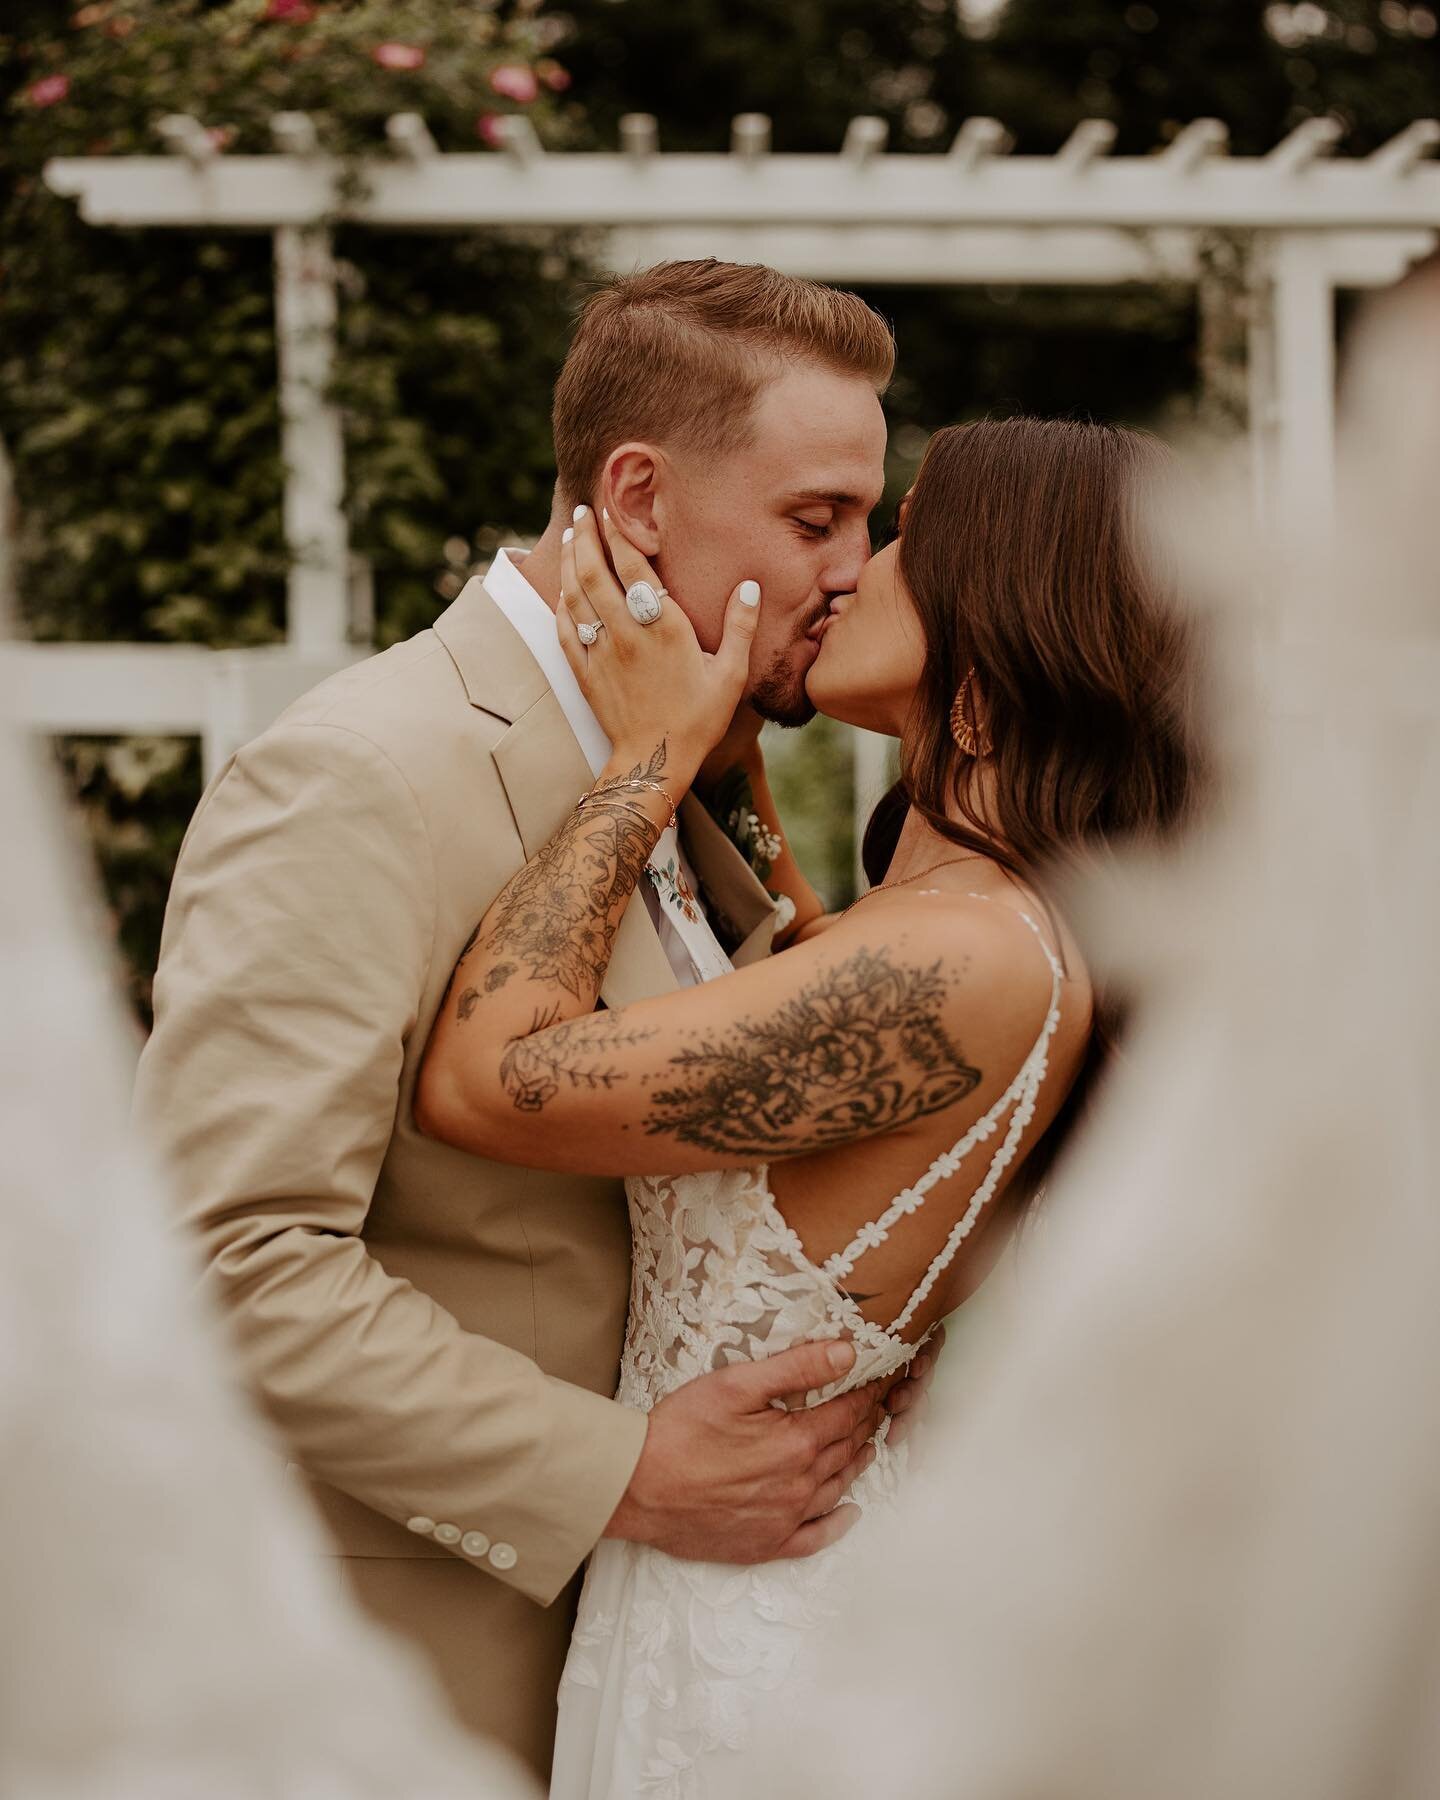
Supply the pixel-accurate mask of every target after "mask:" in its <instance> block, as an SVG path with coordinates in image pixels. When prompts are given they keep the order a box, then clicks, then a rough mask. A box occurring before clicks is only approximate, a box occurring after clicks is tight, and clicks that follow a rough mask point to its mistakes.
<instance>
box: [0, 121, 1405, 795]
mask: <svg viewBox="0 0 1440 1800" xmlns="http://www.w3.org/2000/svg"><path fill="white" fill-rule="evenodd" d="M159 129H160V132H161V135H162V137H163V138H164V140H165V143H166V146H167V151H166V154H163V155H159V156H140V157H99V158H96V157H87V158H76V159H67V158H62V159H58V160H55V161H52V162H51V163H49V164H48V165H47V167H46V170H45V179H46V181H47V182H48V184H49V186H50V187H51V188H52V189H53V190H54V191H55V192H56V193H58V194H62V195H69V196H73V197H75V198H76V199H77V201H78V203H79V209H80V214H81V217H82V218H84V219H85V220H86V221H88V222H89V223H90V224H92V225H96V226H126V227H136V226H152V227H156V228H169V229H172V230H174V229H180V230H185V229H189V230H204V231H214V230H227V229H228V230H236V231H265V232H269V233H270V234H271V235H272V237H273V240H274V246H275V296H276V302H275V303H276V327H277V336H278V343H279V369H280V385H281V417H282V431H283V440H284V441H283V455H284V463H285V469H286V485H285V506H284V513H285V535H286V539H287V543H288V545H289V548H290V551H291V554H292V559H293V566H292V569H291V573H290V577H289V586H288V595H287V638H286V643H285V644H284V645H283V646H280V647H276V648H271V649H262V650H248V651H207V650H204V649H196V648H192V647H186V646H165V645H146V646H140V645H132V646H125V645H117V644H106V645H74V644H62V645H50V644H47V645H17V646H14V647H13V648H12V649H11V650H10V651H9V653H8V657H9V660H10V661H11V662H12V665H13V668H14V674H15V676H16V677H17V678H18V681H17V687H18V691H19V693H20V696H21V706H22V709H23V713H24V716H26V717H27V718H28V719H29V721H30V722H31V723H32V724H33V725H34V726H36V727H37V728H39V729H43V730H48V731H66V732H117V733H126V732H141V733H150V732H166V733H194V734H198V735H199V736H200V737H201V738H202V739H203V741H204V745H205V762H206V768H207V772H209V771H212V770H213V769H214V768H215V766H216V765H217V763H218V761H219V760H220V759H222V758H223V756H224V755H226V754H227V753H228V752H229V750H230V749H232V748H233V747H234V746H235V745H236V744H238V743H240V742H243V741H244V740H245V739H246V738H247V737H250V736H252V735H254V733H255V732H257V731H259V730H261V729H263V727H264V726H265V725H266V724H267V723H268V722H269V721H270V720H271V719H272V718H273V717H274V716H275V714H276V713H277V712H278V711H280V710H281V709H282V708H283V707H284V706H285V705H286V704H287V703H288V702H289V700H290V699H291V698H293V697H295V696H296V695H298V694H299V693H301V692H303V691H304V689H305V688H307V687H308V686H310V685H312V684H313V683H314V682H315V681H317V680H319V679H321V678H322V677H323V676H324V675H326V674H328V673H330V672H331V671H332V670H334V669H336V668H338V667H340V666H342V665H343V664H344V663H346V662H348V661H352V660H354V659H355V658H356V657H358V656H361V655H364V654H365V653H366V644H365V642H364V636H365V632H364V630H357V614H363V612H364V610H365V609H364V607H363V605H360V606H357V604H356V593H357V587H363V571H360V570H357V568H356V566H355V564H354V562H353V559H352V558H351V556H350V552H349V546H348V540H347V533H346V522H345V517H344V512H343V509H342V495H343V485H344V443H343V432H342V421H341V417H340V413H339V411H338V409H337V408H336V407H334V406H333V405H331V404H330V403H329V401H328V400H327V398H326V390H327V388H328V384H329V380H330V374H331V369H332V364H333V357H334V334H335V325H336V318H337V297H336V274H335V267H334V263H333V260H332V255H331V236H330V233H331V227H332V225H333V224H334V223H335V222H336V221H338V220H344V221H347V222H351V223H354V224H359V225H367V224H368V225H374V226H377V227H383V228H385V229H387V230H395V229H409V230H417V231H441V232H444V231H472V230H477V229H492V230H499V231H515V230H534V229H535V228H544V229H566V228H584V229H586V230H589V231H592V232H598V233H599V234H600V236H599V242H600V243H601V245H602V252H601V254H602V256H603V259H604V260H605V261H606V262H608V264H609V266H611V267H612V268H617V269H618V268H631V267H635V266H643V265H645V264H647V263H650V262H654V261H658V260H660V259H662V258H666V257H688V256H718V257H721V258H724V259H728V260H736V261H762V262H768V263H771V264H773V265H774V266H776V267H778V268H782V269H785V270H788V271H790V272H792V273H797V274H804V275H811V276H815V277H817V278H822V279H826V280H831V281H838V282H855V283H861V282H888V283H895V282H909V283H926V284H932V283H933V284H940V283H949V282H963V283H1007V284H1027V283H1029V284H1045V285H1078V284H1089V285H1117V284H1122V283H1136V282H1139V283H1157V282H1164V283H1177V282H1178V283H1185V282H1190V283H1196V282H1200V281H1201V280H1202V277H1203V273H1204V269H1205V265H1206V253H1207V246H1208V245H1210V244H1213V243H1214V242H1215V240H1216V238H1217V236H1220V237H1223V238H1225V239H1227V240H1229V241H1232V242H1238V243H1239V244H1240V245H1241V246H1242V247H1243V257H1242V267H1243V271H1244V275H1243V279H1244V284H1245V296H1244V298H1245V311H1246V318H1247V326H1246V331H1247V340H1248V384H1249V408H1248V410H1249V418H1250V433H1251V442H1252V446H1253V461H1254V469H1255V490H1256V498H1257V504H1258V505H1259V507H1260V508H1261V510H1262V512H1264V513H1266V514H1268V515H1270V516H1272V517H1276V518H1279V519H1282V520H1283V519H1284V518H1286V517H1287V516H1293V517H1296V518H1299V517H1301V516H1313V513H1314V510H1315V507H1316V502H1317V498H1318V499H1320V500H1322V501H1323V496H1324V494H1325V492H1326V490H1327V488H1328V486H1329V484H1330V482H1331V479H1332V474H1333V456H1334V387H1335V369H1334V360H1335V350H1334V297H1335V291H1336V289H1337V288H1365V287H1375V286H1383V285H1387V284H1389V283H1391V282H1393V281H1395V280H1397V279H1398V278H1399V277H1400V276H1401V275H1402V274H1403V273H1404V272H1405V270H1406V269H1407V268H1408V267H1409V266H1410V265H1411V263H1413V262H1414V261H1415V260H1417V259H1418V258H1420V257H1422V256H1424V255H1427V254H1428V253H1430V252H1431V251H1432V250H1433V249H1434V248H1435V246H1436V243H1437V239H1440V165H1437V164H1435V163H1431V162H1429V161H1427V158H1428V156H1429V153H1430V152H1431V151H1432V150H1433V149H1434V148H1435V147H1436V145H1437V143H1440V123H1437V122H1436V121H1434V120H1429V119H1425V120H1417V121H1416V122H1415V123H1414V124H1412V125H1410V126H1409V127H1408V128H1407V129H1406V130H1404V131H1402V132H1401V133H1400V134H1399V135H1398V136H1397V137H1395V138H1394V139H1393V140H1392V141H1391V142H1390V143H1388V144H1386V145H1385V146H1384V147H1383V148H1382V149H1380V150H1378V151H1376V152H1375V153H1374V154H1373V155H1371V156H1368V157H1365V158H1363V159H1355V158H1341V157H1336V156H1334V155H1333V152H1334V151H1335V149H1336V146H1337V143H1338V139H1339V137H1340V127H1339V126H1338V125H1337V124H1336V123H1335V122H1334V121H1332V120H1330V119H1325V118H1316V119H1311V120H1308V121H1307V122H1306V123H1305V124H1303V125H1301V126H1300V127H1298V128H1297V129H1296V130H1295V131H1293V132H1292V133H1291V134H1290V135H1289V136H1288V137H1287V138H1285V139H1284V141H1283V142H1281V143H1280V144H1278V145H1277V146H1276V147H1275V148H1274V149H1273V150H1272V151H1271V152H1270V153H1269V154H1268V155H1265V156H1260V157H1231V156H1229V155H1228V154H1227V132H1226V128H1225V126H1224V125H1223V124H1222V123H1221V122H1220V121H1218V120H1215V119H1197V120H1195V121H1194V122H1193V123H1191V124H1190V125H1188V126H1186V127H1185V128H1184V129H1183V130H1182V131H1180V133H1179V134H1178V135H1177V136H1176V137H1175V139H1174V140H1173V141H1172V142H1171V143H1170V144H1169V145H1168V146H1166V147H1165V148H1164V149H1163V150H1160V151H1157V152H1156V153H1155V154H1153V155H1148V156H1112V155H1111V154H1110V150H1111V146H1112V143H1113V140H1114V137H1115V128H1114V127H1113V126H1112V125H1110V124H1109V123H1107V122H1105V121H1103V120H1098V119H1092V120H1087V121H1085V122H1084V123H1082V124H1081V125H1080V126H1079V127H1078V128H1077V129H1076V130H1075V132H1074V133H1073V134H1072V136H1071V138H1070V139H1069V141H1068V142H1067V143H1066V144H1065V145H1064V146H1063V148H1062V149H1061V150H1060V151H1059V152H1058V153H1057V154H1055V155H1053V156H1014V155H1011V154H1010V153H1009V152H1010V139H1009V134H1008V133H1007V132H1006V130H1005V128H1004V126H1003V125H1002V124H1001V123H1000V122H999V121H997V120H994V119H988V118H972V119H970V120H968V121H967V122H966V123H965V125H964V126H963V127H962V129H961V130H960V132H959V133H958V135H957V136H956V138H955V140H954V143H953V145H952V146H951V148H950V150H949V152H948V154H933V155H924V154H921V155H894V154H888V153H887V151H886V126H885V123H884V121H883V120H880V119H876V118H856V119H853V120H852V121H851V123H850V126H849V129H848V130H847V132H846V134H845V140H844V144H843V146H842V148H841V150H840V151H839V153H838V154H834V155H805V156H791V155H785V156H779V155H774V154H772V153H771V151H770V122H769V120H768V119H766V118H765V117H763V116H761V115H758V114H742V115H741V116H740V117H738V118H736V119H735V121H734V125H733V130H732V141H731V146H730V150H729V153H728V154H725V153H721V154H690V153H684V154H678V153H662V152H661V151H660V150H659V148H658V145H657V133H656V124H655V120H654V119H653V118H652V117H650V116H649V115H648V114H634V115H631V116H629V117H628V118H626V119H625V120H624V121H622V125H621V133H620V137H621V143H620V148H619V150H618V152H616V153H593V152H585V153H573V154H572V153H567V154H547V153H545V152H544V151H543V150H542V148H541V146H540V144H539V142H538V140H537V138H536V136H535V134H534V131H533V129H532V128H531V127H530V125H529V122H528V121H527V120H526V119H524V118H523V117H519V116H515V117H511V118H508V119H507V120H505V121H504V127H503V129H504V133H505V136H504V139H503V148H502V151H501V153H499V154H496V153H494V152H480V153H475V154H469V153H465V154H456V153H443V154H442V153H441V152H440V151H439V150H438V149H437V148H436V146H435V144H434V142H433V140H432V138H431V136H430V133H429V131H428V130H427V128H426V125H425V122H424V120H423V119H422V118H421V117H420V116H419V115H417V114H413V113H410V114H397V115H395V116H394V117H392V118H391V119H390V120H389V121H388V129H387V137H388V146H387V150H386V151H385V152H384V153H378V154H377V155H376V156H375V157H373V158H367V159H363V160H362V161H361V162H360V164H359V167H358V173H359V175H360V178H361V179H360V181H359V183H358V184H356V183H355V181H354V177H355V174H356V173H357V167H356V164H355V162H354V161H353V160H351V161H348V162H347V161H342V160H341V159H338V158H336V157H333V156H330V155H328V154H326V152H325V150H324V147H323V146H322V144H321V143H320V141H319V139H318V135H317V132H316V129H315V127H314V124H313V123H312V121H311V120H310V119H309V118H308V117H307V116H305V115H304V114H295V113H282V114H279V115H277V116H276V118H275V119H274V121H273V135H274V140H275V150H274V153H273V154H267V155H261V156H228V155H225V154H223V153H222V152H220V151H218V150H217V148H216V147H215V145H214V144H213V143H212V142H211V140H210V138H209V137H208V135H207V133H206V132H205V130H204V128H203V127H202V125H201V124H200V122H199V121H197V120H195V119H193V118H189V117H185V116H172V117H170V118H167V119H165V120H163V121H161V124H160V127H159ZM357 186H358V192H357ZM883 748H884V747H883V745H879V744H876V743H873V742H870V741H868V740H866V739H865V738H864V737H863V736H861V737H857V748H856V761H857V768H856V803H857V811H863V810H864V808H865V807H867V806H868V804H869V802H870V800H871V799H872V798H873V795H874V791H875V789H876V785H877V782H878V780H879V778H880V775H879V771H880V769H881V767H882V766H883V765H882V761H881V758H882V756H883Z"/></svg>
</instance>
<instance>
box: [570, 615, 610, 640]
mask: <svg viewBox="0 0 1440 1800" xmlns="http://www.w3.org/2000/svg"><path fill="white" fill-rule="evenodd" d="M604 629H605V621H604V620H603V619H597V620H596V621H595V623H594V624H593V625H592V624H591V623H590V621H589V620H588V619H582V620H581V621H580V623H579V624H578V625H577V626H576V627H575V635H576V636H577V637H578V638H579V639H580V642H581V643H582V644H593V643H594V642H595V640H596V638H598V637H599V635H600V633H601V632H602V631H603V630H604Z"/></svg>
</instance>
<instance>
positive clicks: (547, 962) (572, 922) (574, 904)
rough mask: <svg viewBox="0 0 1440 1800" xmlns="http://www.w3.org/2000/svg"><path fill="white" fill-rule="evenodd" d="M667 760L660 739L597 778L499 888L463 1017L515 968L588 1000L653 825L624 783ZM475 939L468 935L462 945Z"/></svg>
mask: <svg viewBox="0 0 1440 1800" xmlns="http://www.w3.org/2000/svg"><path fill="white" fill-rule="evenodd" d="M664 770H665V745H664V744H663V743H661V744H660V745H658V746H657V748H656V749H655V750H654V752H653V753H652V755H651V757H650V760H649V761H648V762H647V763H644V764H637V765H636V766H635V768H634V769H632V770H631V771H630V774H629V775H628V776H617V777H616V778H615V779H614V780H613V781H608V782H604V783H602V784H601V785H600V786H599V787H597V788H595V789H594V790H593V797H592V798H591V799H589V800H587V802H586V804H585V807H584V810H583V811H581V812H577V813H575V814H573V815H572V816H571V817H570V818H569V819H567V820H566V822H565V824H564V825H562V826H561V828H560V830H559V831H557V832H556V834H555V836H554V837H553V838H551V840H550V842H549V843H548V844H546V846H545V847H544V849H543V850H541V852H540V854H539V855H538V856H536V857H534V858H533V859H532V860H531V861H530V862H528V863H526V865H525V867H524V868H523V869H521V870H520V872H519V873H518V874H517V875H516V876H515V877H514V879H513V880H512V881H511V882H510V883H509V885H508V886H507V887H506V888H505V889H504V890H503V891H502V892H501V894H500V897H499V899H498V900H497V901H496V903H495V907H494V914H495V916H494V919H493V921H492V922H491V923H490V924H489V926H488V927H487V929H486V931H485V946H484V948H485V953H486V958H487V960H488V962H489V965H490V966H489V967H488V968H487V969H486V972H485V975H484V977H483V979H482V980H481V983H480V986H479V987H475V986H469V987H463V988H461V990H460V995H459V998H458V999H457V1001H456V1003H455V1012H456V1017H457V1018H458V1019H459V1020H460V1021H461V1022H462V1023H463V1022H464V1021H466V1020H467V1019H469V1018H471V1017H472V1015H473V1014H474V1012H475V1009H476V1007H477V1006H478V1005H479V1004H480V1002H481V1001H482V999H483V998H484V995H485V994H493V993H495V992H496V991H497V990H498V989H499V988H502V987H504V985H505V984H506V982H507V981H509V980H510V978H511V977H512V976H513V975H515V974H516V973H517V972H518V971H520V970H523V971H524V973H525V975H526V976H527V977H528V978H529V979H530V980H531V981H543V982H553V983H555V984H556V985H557V986H558V987H561V988H563V989H564V990H565V992H566V993H567V994H570V995H572V996H573V997H574V998H575V999H576V1000H578V1001H579V1002H580V1003H581V1004H582V1005H584V1006H589V1005H592V1004H593V1002H594V999H595V996H596V994H597V993H598V992H599V990H600V984H601V982H602V981H603V980H604V979H605V971H606V970H607V969H608V968H609V966H610V954H611V951H612V950H613V948H614V944H615V933H616V930H617V929H618V926H619V918H618V916H617V917H615V918H612V917H611V913H612V911H613V910H614V909H615V907H616V906H617V905H618V903H619V902H620V901H622V900H624V899H628V897H629V895H630V894H631V892H632V891H633V889H634V887H635V884H636V882H637V881H638V880H639V879H640V876H641V873H642V872H643V870H644V868H645V864H646V862H647V860H648V859H649V856H650V852H651V850H652V849H653V847H654V844H655V838H656V835H657V830H656V826H655V825H654V824H653V823H652V822H651V821H650V820H649V819H647V818H646V817H645V815H644V813H643V812H641V811H640V810H639V808H638V807H637V806H636V789H635V788H634V787H631V786H627V785H626V783H627V782H633V781H635V780H637V779H640V778H642V777H643V778H645V779H647V780H651V781H657V780H659V778H660V777H661V775H662V774H663V773H664ZM477 935H478V933H477ZM474 943H475V938H472V939H471V941H470V944H469V945H467V946H466V953H467V954H468V952H469V950H470V948H471V947H472V946H473V944H474ZM461 962H462V964H463V962H464V956H463V955H462V958H461ZM458 972H459V971H458V969H457V974H458ZM482 989H483V993H482V991H481V990H482ZM533 1029H536V1030H539V1029H540V1027H539V1026H536V1027H534V1028H533ZM530 1110H533V1108H532V1109H530Z"/></svg>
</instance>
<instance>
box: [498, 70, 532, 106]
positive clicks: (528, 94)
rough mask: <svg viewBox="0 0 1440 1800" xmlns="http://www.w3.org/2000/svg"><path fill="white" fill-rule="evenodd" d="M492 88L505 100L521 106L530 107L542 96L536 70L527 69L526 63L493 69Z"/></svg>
mask: <svg viewBox="0 0 1440 1800" xmlns="http://www.w3.org/2000/svg"><path fill="white" fill-rule="evenodd" d="M490 86H491V87H492V88H493V89H494V90H495V92H496V93H497V94H499V95H500V96H501V97H502V98H503V99H506V100H514V101H515V102H516V103H517V104H518V105H520V106H528V105H529V104H530V102H531V101H532V100H535V99H538V98H539V94H540V83H539V82H538V81H537V80H536V79H535V72H534V70H533V69H527V68H526V67H525V65H524V63H501V65H500V67H499V68H498V69H492V70H491V71H490Z"/></svg>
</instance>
